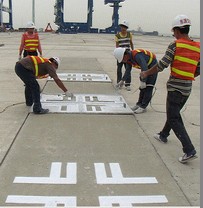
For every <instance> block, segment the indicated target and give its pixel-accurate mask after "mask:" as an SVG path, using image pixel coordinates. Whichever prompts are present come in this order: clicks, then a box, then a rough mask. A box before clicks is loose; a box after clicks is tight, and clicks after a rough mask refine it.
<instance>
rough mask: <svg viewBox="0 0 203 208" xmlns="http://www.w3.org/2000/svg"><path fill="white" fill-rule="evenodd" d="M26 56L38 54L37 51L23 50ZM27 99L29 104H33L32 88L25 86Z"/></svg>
mask: <svg viewBox="0 0 203 208" xmlns="http://www.w3.org/2000/svg"><path fill="white" fill-rule="evenodd" d="M26 56H38V53H37V51H27V50H24V51H23V57H26ZM25 101H26V105H27V106H31V105H32V104H33V99H32V94H31V92H30V89H29V88H28V87H26V86H25Z"/></svg>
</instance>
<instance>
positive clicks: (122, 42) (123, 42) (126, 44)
mask: <svg viewBox="0 0 203 208" xmlns="http://www.w3.org/2000/svg"><path fill="white" fill-rule="evenodd" d="M116 37H117V38H118V45H119V47H122V48H130V40H131V39H130V37H131V35H130V32H127V35H126V37H123V36H121V33H118V34H117V35H116Z"/></svg>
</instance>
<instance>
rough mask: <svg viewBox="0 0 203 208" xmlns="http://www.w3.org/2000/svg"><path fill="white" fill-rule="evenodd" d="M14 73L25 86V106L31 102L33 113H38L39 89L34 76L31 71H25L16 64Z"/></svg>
mask: <svg viewBox="0 0 203 208" xmlns="http://www.w3.org/2000/svg"><path fill="white" fill-rule="evenodd" d="M15 72H16V74H17V75H18V76H19V77H20V79H21V80H22V81H23V82H24V84H25V91H26V92H27V93H26V95H25V99H26V104H31V103H32V102H33V103H34V105H33V111H34V112H38V111H40V110H41V102H40V87H39V84H38V82H37V80H36V78H35V75H34V74H33V72H32V71H31V70H28V69H26V68H25V67H24V66H23V65H21V64H20V63H16V66H15ZM31 99H32V100H31Z"/></svg>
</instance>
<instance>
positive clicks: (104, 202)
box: [99, 195, 168, 207]
mask: <svg viewBox="0 0 203 208" xmlns="http://www.w3.org/2000/svg"><path fill="white" fill-rule="evenodd" d="M99 203H100V206H112V205H113V204H119V205H120V206H128V207H132V205H133V204H151V203H168V200H167V198H166V197H165V196H164V195H148V196H99Z"/></svg>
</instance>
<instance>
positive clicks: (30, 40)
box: [23, 33, 39, 51]
mask: <svg viewBox="0 0 203 208" xmlns="http://www.w3.org/2000/svg"><path fill="white" fill-rule="evenodd" d="M23 37H24V41H25V48H24V49H25V50H27V51H36V50H37V48H38V46H39V37H38V34H37V33H34V35H33V36H31V37H30V36H29V35H28V34H27V33H24V34H23Z"/></svg>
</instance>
